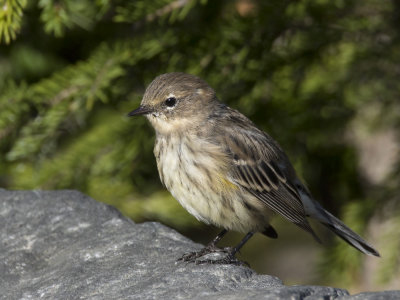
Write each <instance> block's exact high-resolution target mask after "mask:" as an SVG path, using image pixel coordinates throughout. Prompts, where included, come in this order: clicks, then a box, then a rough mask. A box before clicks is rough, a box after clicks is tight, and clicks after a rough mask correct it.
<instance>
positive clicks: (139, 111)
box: [128, 106, 153, 117]
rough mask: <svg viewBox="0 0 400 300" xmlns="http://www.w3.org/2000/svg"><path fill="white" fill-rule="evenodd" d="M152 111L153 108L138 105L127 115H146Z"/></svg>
mask: <svg viewBox="0 0 400 300" xmlns="http://www.w3.org/2000/svg"><path fill="white" fill-rule="evenodd" d="M152 112H153V109H151V108H150V107H146V106H139V107H138V108H136V109H135V110H132V111H131V112H130V113H129V114H128V117H133V116H140V115H147V114H149V113H152Z"/></svg>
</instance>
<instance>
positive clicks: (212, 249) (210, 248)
mask: <svg viewBox="0 0 400 300" xmlns="http://www.w3.org/2000/svg"><path fill="white" fill-rule="evenodd" d="M231 250H232V248H231V247H225V248H223V249H221V248H218V247H217V246H215V245H214V244H210V245H207V246H206V247H204V248H203V249H201V250H200V251H194V252H189V253H185V254H184V255H182V257H180V258H178V260H177V261H186V262H196V261H197V259H198V258H200V257H202V256H204V255H207V254H210V253H217V252H223V253H230V252H231Z"/></svg>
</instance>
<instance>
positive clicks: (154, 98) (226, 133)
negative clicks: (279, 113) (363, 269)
mask: <svg viewBox="0 0 400 300" xmlns="http://www.w3.org/2000/svg"><path fill="white" fill-rule="evenodd" d="M139 114H144V115H146V117H147V118H148V119H149V121H150V123H151V124H152V125H153V127H154V129H155V131H156V142H155V148H154V153H155V156H156V160H157V166H158V171H159V174H160V178H161V181H162V182H163V184H164V185H165V186H166V188H167V189H168V190H169V191H170V192H171V194H172V195H173V196H174V197H175V198H176V199H177V200H178V201H179V202H180V203H181V204H182V206H183V207H185V208H186V209H187V210H188V211H189V213H191V214H193V215H194V216H195V217H196V218H198V219H199V220H201V221H204V222H206V223H213V224H215V225H217V226H220V227H223V228H224V229H225V230H224V231H223V232H222V233H221V234H220V235H219V236H218V237H217V238H216V240H214V241H213V242H212V243H210V244H209V245H208V246H207V247H206V248H205V249H206V250H207V251H206V250H202V251H200V252H198V253H191V254H189V255H185V256H184V257H183V259H184V260H188V261H197V259H198V258H199V257H200V256H202V255H204V254H206V253H208V252H210V251H211V252H212V249H214V250H215V244H216V242H218V241H219V239H220V238H221V237H222V236H223V234H225V232H226V230H237V231H241V232H249V233H248V234H247V235H246V237H245V239H244V240H243V241H242V243H241V244H239V245H238V246H237V247H236V248H234V250H233V251H232V253H230V259H229V260H228V262H232V261H233V260H234V259H233V255H234V253H235V252H236V251H237V250H238V249H239V248H240V247H241V246H243V244H244V243H245V242H246V241H247V240H248V239H249V238H250V237H251V235H252V234H253V233H254V232H262V233H264V234H266V235H267V236H270V237H274V238H275V237H276V236H277V234H276V232H275V230H274V229H273V228H272V226H271V225H270V220H271V217H272V215H273V214H279V215H281V216H283V217H284V218H286V219H287V220H289V221H290V222H292V223H294V224H296V225H297V226H299V227H300V228H302V229H304V230H306V231H307V232H309V233H311V234H312V235H313V236H314V238H315V239H316V240H317V241H319V239H318V237H317V236H316V234H315V233H314V231H313V230H312V228H311V226H310V224H309V223H308V221H307V217H311V218H314V219H316V220H318V221H320V222H321V223H322V224H324V225H325V226H327V227H328V228H329V229H331V230H332V231H333V232H334V233H336V234H337V235H339V236H340V237H341V238H343V239H344V240H345V241H346V242H348V243H349V244H350V245H352V246H354V247H355V248H357V249H358V250H360V251H361V252H364V253H366V254H371V255H375V256H379V253H378V252H377V251H376V250H375V249H374V248H373V247H372V246H370V245H369V244H368V243H367V242H365V241H364V240H363V239H362V238H361V237H360V236H359V235H357V234H356V233H354V232H353V231H352V230H351V229H350V228H348V227H347V226H346V225H345V224H344V223H343V222H341V221H340V220H338V219H337V218H336V217H334V216H333V215H332V214H330V213H329V212H327V211H326V210H324V209H323V208H322V206H321V205H320V204H318V203H317V202H315V201H314V200H313V199H312V197H311V195H310V193H309V191H308V190H307V188H306V187H305V186H304V185H303V184H302V183H301V181H300V180H299V179H298V177H297V175H296V172H295V171H294V169H293V167H292V165H291V163H290V161H289V159H288V157H287V156H286V154H285V153H284V151H283V150H282V149H281V147H280V146H279V145H278V143H277V142H276V141H274V140H273V139H272V138H271V137H270V136H269V135H268V134H266V133H265V132H263V131H261V130H260V129H258V128H257V127H256V126H255V125H254V124H253V123H252V122H251V121H250V120H249V119H248V118H246V117H245V116H244V115H242V114H241V113H240V112H238V111H236V110H234V109H232V108H229V107H228V106H226V105H224V104H222V103H220V102H219V101H218V99H217V97H216V95H215V92H214V90H213V89H212V88H211V87H210V86H209V85H208V84H207V83H206V82H205V81H203V80H201V79H200V78H198V77H196V76H193V75H189V74H184V73H169V74H163V75H160V76H158V77H157V78H156V79H154V81H153V82H152V83H151V84H150V85H149V87H148V88H147V89H146V92H145V94H144V97H143V100H142V103H141V106H140V107H139V108H138V109H136V110H134V111H132V112H131V113H130V114H129V115H131V116H133V115H139ZM218 262H219V261H218ZM222 262H226V260H223V261H222Z"/></svg>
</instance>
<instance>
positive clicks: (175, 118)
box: [128, 73, 218, 134]
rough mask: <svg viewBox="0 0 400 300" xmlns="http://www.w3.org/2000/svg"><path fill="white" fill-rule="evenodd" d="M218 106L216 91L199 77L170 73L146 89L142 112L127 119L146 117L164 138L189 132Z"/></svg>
mask: <svg viewBox="0 0 400 300" xmlns="http://www.w3.org/2000/svg"><path fill="white" fill-rule="evenodd" d="M216 103H218V100H217V98H216V96H215V92H214V90H213V89H212V88H211V87H210V86H209V85H208V84H207V83H206V82H205V81H204V80H202V79H200V78H199V77H197V76H194V75H190V74H185V73H167V74H162V75H160V76H158V77H156V78H155V79H154V80H153V81H152V82H151V83H150V85H149V86H148V87H147V89H146V91H145V93H144V96H143V99H142V102H141V104H140V106H139V108H137V109H135V110H133V111H131V112H130V113H129V114H128V116H137V115H145V116H146V117H147V118H148V119H149V121H150V123H151V124H152V126H153V127H154V129H155V130H156V131H157V132H158V133H161V134H169V133H172V132H179V131H181V130H186V129H188V128H190V127H192V126H195V125H196V124H200V122H199V121H204V120H205V119H206V118H207V117H208V115H209V114H210V112H212V109H213V106H215V104H216Z"/></svg>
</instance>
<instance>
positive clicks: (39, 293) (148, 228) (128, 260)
mask: <svg viewBox="0 0 400 300" xmlns="http://www.w3.org/2000/svg"><path fill="white" fill-rule="evenodd" d="M0 228H1V230H0V298H1V299H39V298H40V299H188V298H192V299H245V298H250V297H251V298H252V299H288V298H290V299H335V298H339V297H342V296H343V297H345V298H346V299H351V298H352V297H357V296H352V297H350V298H349V297H347V296H346V295H348V293H347V291H345V290H341V289H335V288H331V287H322V286H289V287H288V286H284V285H283V284H282V282H281V281H280V280H279V279H278V278H276V277H272V276H268V275H257V274H256V273H255V272H254V271H252V270H251V269H249V268H247V267H241V266H240V267H239V266H232V265H194V264H186V263H176V262H175V260H176V258H177V257H179V256H180V255H182V254H183V253H186V252H189V251H193V250H196V249H200V248H201V245H199V244H195V243H193V242H192V241H190V240H188V239H187V238H185V237H183V236H182V235H180V234H179V233H177V232H176V231H174V230H172V229H170V228H167V227H165V226H163V225H161V224H158V223H143V224H135V223H133V222H132V221H131V220H129V219H127V218H125V217H123V216H122V215H121V214H120V213H119V212H118V211H117V210H116V209H114V208H112V207H110V206H107V205H105V204H102V203H99V202H96V201H95V200H93V199H91V198H89V197H87V196H85V195H83V194H81V193H79V192H76V191H6V190H2V189H0ZM388 293H390V292H388ZM364 295H365V296H366V297H367V299H378V298H370V296H372V297H375V296H376V295H383V294H379V293H378V294H364ZM385 295H389V294H385ZM390 295H391V294H390ZM396 295H397V296H399V297H400V294H396ZM354 299H361V298H354ZM363 299H365V298H363ZM390 299H392V298H390ZM393 299H394V298H393Z"/></svg>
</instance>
